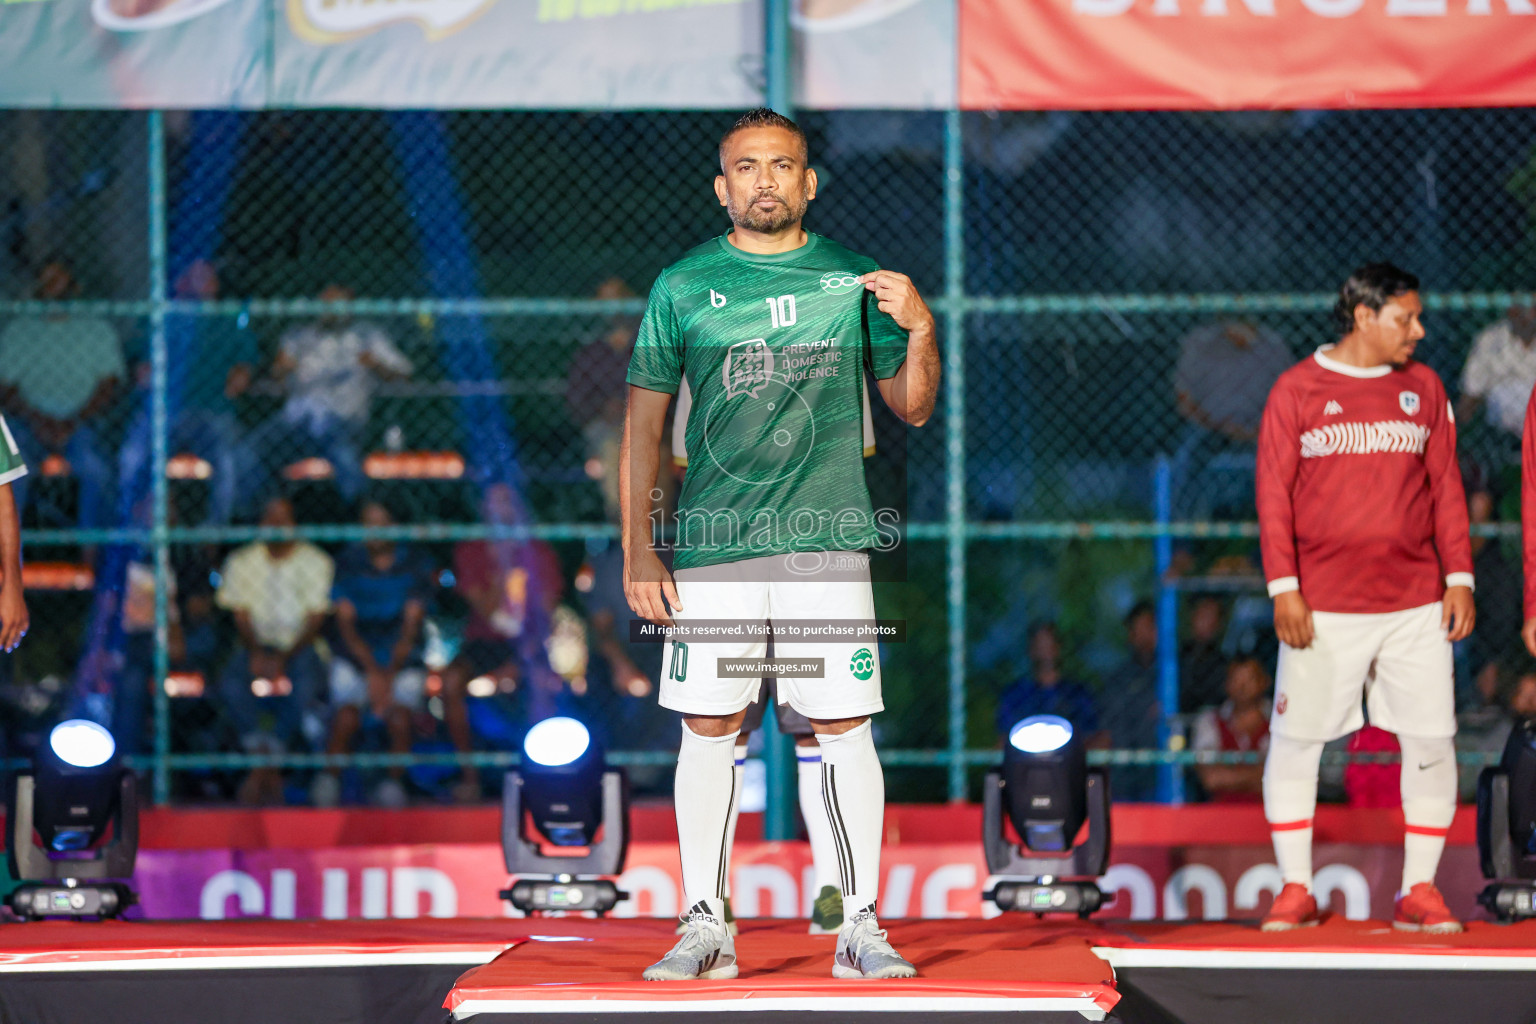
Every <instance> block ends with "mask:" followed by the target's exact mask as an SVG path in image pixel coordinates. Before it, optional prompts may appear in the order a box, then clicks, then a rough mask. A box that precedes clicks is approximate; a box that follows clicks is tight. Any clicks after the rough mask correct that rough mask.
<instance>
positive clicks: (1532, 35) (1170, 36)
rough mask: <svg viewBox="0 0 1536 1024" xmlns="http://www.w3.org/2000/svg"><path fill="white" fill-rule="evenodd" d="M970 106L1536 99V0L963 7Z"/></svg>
mask: <svg viewBox="0 0 1536 1024" xmlns="http://www.w3.org/2000/svg"><path fill="white" fill-rule="evenodd" d="M960 103H961V106H962V107H965V108H966V109H970V110H1043V109H1050V110H1142V109H1158V110H1232V109H1243V108H1262V109H1309V108H1323V107H1497V106H1522V105H1530V104H1536V4H1533V3H1532V0H961V3H960Z"/></svg>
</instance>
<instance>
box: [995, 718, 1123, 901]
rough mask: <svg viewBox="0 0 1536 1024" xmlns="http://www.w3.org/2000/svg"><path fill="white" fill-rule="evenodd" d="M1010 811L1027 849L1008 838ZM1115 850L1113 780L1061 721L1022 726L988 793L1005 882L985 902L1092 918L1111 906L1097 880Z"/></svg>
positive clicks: (1011, 734) (998, 869)
mask: <svg viewBox="0 0 1536 1024" xmlns="http://www.w3.org/2000/svg"><path fill="white" fill-rule="evenodd" d="M1005 811H1006V814H1007V818H1008V821H1010V822H1012V824H1013V828H1014V831H1015V832H1016V833H1017V834H1018V836H1019V838H1020V839H1021V840H1022V843H1021V844H1015V843H1014V842H1012V841H1011V840H1010V839H1009V838H1008V836H1007V834H1006V831H1005V829H1004V822H1003V817H1004V813H1005ZM1085 821H1086V822H1087V823H1088V833H1087V835H1086V836H1085V837H1084V840H1083V842H1082V844H1081V845H1078V844H1077V833H1078V831H1079V830H1080V829H1081V828H1082V826H1083V823H1084V822H1085ZM1109 842H1110V833H1109V776H1108V774H1107V773H1106V772H1105V771H1104V770H1103V769H1102V768H1089V767H1088V758H1087V755H1086V754H1085V753H1084V751H1083V745H1082V742H1081V741H1080V740H1079V739H1078V738H1077V735H1076V732H1075V731H1074V730H1073V728H1072V723H1071V722H1069V721H1067V720H1066V719H1065V718H1061V717H1059V716H1056V715H1032V716H1030V717H1029V718H1026V719H1024V720H1022V721H1020V722H1017V723H1015V724H1014V726H1013V728H1011V729H1009V730H1008V738H1007V742H1006V743H1005V744H1004V745H1003V768H1002V771H1000V772H988V773H987V777H986V781H985V783H984V785H983V789H982V845H983V846H984V848H985V850H986V855H987V869H988V870H989V871H990V872H991V873H992V874H993V875H994V876H996V877H997V879H998V880H997V881H996V882H995V883H994V885H993V887H992V889H991V890H990V891H989V892H987V893H985V894H984V898H986V899H990V900H992V902H994V903H996V904H997V906H998V908H999V909H1001V910H1021V911H1028V912H1032V913H1034V914H1037V915H1038V914H1054V913H1066V914H1077V915H1078V916H1079V917H1087V916H1088V915H1089V914H1091V913H1093V912H1094V911H1095V910H1098V909H1099V907H1100V906H1102V905H1103V903H1104V893H1103V892H1102V891H1101V890H1100V889H1099V887H1098V885H1097V884H1096V882H1095V879H1097V878H1098V877H1099V876H1100V875H1102V874H1103V873H1104V872H1105V871H1106V870H1107V869H1108V867H1109Z"/></svg>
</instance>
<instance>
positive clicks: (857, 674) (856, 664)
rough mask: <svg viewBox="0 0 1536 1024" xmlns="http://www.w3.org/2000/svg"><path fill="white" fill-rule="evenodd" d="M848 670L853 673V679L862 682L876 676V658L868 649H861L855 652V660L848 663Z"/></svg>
mask: <svg viewBox="0 0 1536 1024" xmlns="http://www.w3.org/2000/svg"><path fill="white" fill-rule="evenodd" d="M848 669H849V671H851V672H852V673H853V678H855V679H857V680H859V681H861V682H862V681H863V680H865V679H868V678H869V677H870V676H872V675H874V674H875V656H874V655H873V654H871V653H870V650H869V648H868V647H860V648H859V649H858V650H856V651H854V652H853V659H852V660H851V661H849V662H848Z"/></svg>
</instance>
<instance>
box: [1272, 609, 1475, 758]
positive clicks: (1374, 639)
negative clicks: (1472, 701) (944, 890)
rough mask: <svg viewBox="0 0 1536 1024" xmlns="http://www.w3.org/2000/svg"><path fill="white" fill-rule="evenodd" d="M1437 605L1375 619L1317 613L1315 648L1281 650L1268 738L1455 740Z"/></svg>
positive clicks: (1447, 647)
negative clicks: (1373, 732) (1388, 735)
mask: <svg viewBox="0 0 1536 1024" xmlns="http://www.w3.org/2000/svg"><path fill="white" fill-rule="evenodd" d="M1441 615H1442V608H1441V604H1440V602H1439V601H1436V602H1435V603H1433V604H1426V605H1423V606H1421V607H1418V608H1408V609H1404V610H1403V611H1397V612H1381V613H1376V614H1345V613H1340V612H1317V611H1315V612H1313V613H1312V631H1313V638H1312V646H1310V647H1307V648H1305V649H1297V648H1294V647H1290V646H1288V645H1286V644H1281V645H1280V660H1279V664H1278V665H1277V666H1276V672H1275V703H1274V710H1273V712H1272V714H1271V717H1270V731H1271V732H1272V733H1278V734H1280V735H1282V736H1289V737H1292V738H1293V739H1299V740H1321V741H1324V742H1327V741H1328V740H1334V739H1338V738H1339V737H1340V736H1345V735H1348V734H1349V733H1352V732H1354V731H1355V730H1357V729H1359V728H1360V727H1361V726H1362V725H1364V724H1365V716H1364V715H1363V714H1362V713H1361V703H1362V702H1361V697H1362V695H1363V696H1364V706H1365V709H1366V711H1367V712H1368V713H1369V715H1370V721H1371V724H1372V725H1374V726H1376V727H1377V728H1380V729H1385V730H1387V731H1388V732H1392V733H1399V734H1403V735H1408V736H1424V737H1442V736H1454V735H1455V734H1456V703H1455V687H1454V684H1453V679H1452V675H1453V668H1452V662H1451V642H1450V641H1449V640H1448V639H1447V638H1446V632H1445V627H1444V626H1443V625H1442V624H1441Z"/></svg>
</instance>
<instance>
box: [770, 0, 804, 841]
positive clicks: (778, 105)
mask: <svg viewBox="0 0 1536 1024" xmlns="http://www.w3.org/2000/svg"><path fill="white" fill-rule="evenodd" d="M789 3H790V0H767V2H766V3H765V4H764V5H763V19H764V20H763V70H764V83H763V84H764V89H763V101H764V103H765V104H766V105H767V106H768V107H770V108H772V109H773V110H777V111H778V112H779V113H781V114H783V115H784V116H785V117H794V116H795V88H794V50H793V37H792V36H791V34H790V27H789ZM773 711H774V709H773V708H768V709H767V712H766V713H765V714H764V715H763V762H764V764H763V767H764V768H766V769H767V773H766V774H767V776H768V803H767V807H766V808H765V809H764V814H763V838H765V839H770V840H772V839H793V838H794V837H795V834H796V829H795V806H796V804H798V803H799V799H798V797H799V786H798V785H797V781H796V775H795V772H796V766H795V753H794V750H795V747H794V741H793V740H792V739H791V738H790V737H788V736H785V735H783V734H782V733H780V732H779V726H778V721H777V716H776V715H775V714H774V713H773Z"/></svg>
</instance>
